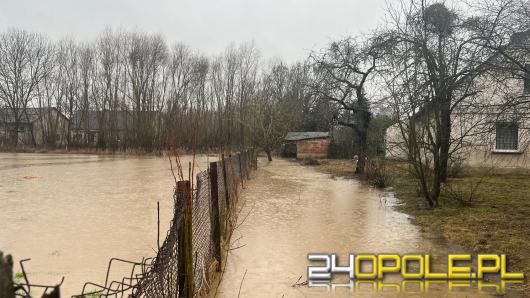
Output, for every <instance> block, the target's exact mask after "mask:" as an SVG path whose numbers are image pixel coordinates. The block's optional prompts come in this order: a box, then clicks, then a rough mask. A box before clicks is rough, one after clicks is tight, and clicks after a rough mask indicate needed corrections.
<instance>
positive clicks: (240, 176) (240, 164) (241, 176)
mask: <svg viewBox="0 0 530 298" xmlns="http://www.w3.org/2000/svg"><path fill="white" fill-rule="evenodd" d="M237 158H238V159H239V178H240V180H241V188H244V187H245V186H244V185H243V164H242V163H241V152H239V154H238V155H237Z"/></svg>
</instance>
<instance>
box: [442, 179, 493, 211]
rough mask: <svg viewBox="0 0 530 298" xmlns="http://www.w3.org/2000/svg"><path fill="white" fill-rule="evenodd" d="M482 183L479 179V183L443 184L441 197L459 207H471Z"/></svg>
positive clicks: (452, 182) (475, 200) (453, 182)
mask: <svg viewBox="0 0 530 298" xmlns="http://www.w3.org/2000/svg"><path fill="white" fill-rule="evenodd" d="M482 181H483V180H482V179H480V180H479V181H473V180H471V181H467V182H465V183H464V182H461V183H458V182H456V181H451V182H448V183H445V184H444V185H443V188H442V191H443V195H444V196H445V197H447V198H448V199H450V200H452V201H454V202H456V203H457V204H459V205H460V206H466V207H470V206H473V205H475V203H476V202H477V190H478V188H479V186H480V184H482Z"/></svg>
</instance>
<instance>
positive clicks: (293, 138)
mask: <svg viewBox="0 0 530 298" xmlns="http://www.w3.org/2000/svg"><path fill="white" fill-rule="evenodd" d="M330 141H331V140H330V136H329V132H320V131H304V132H289V133H287V136H286V137H285V144H284V149H283V155H284V156H286V157H296V158H302V159H303V158H327V157H328V151H329V143H330Z"/></svg>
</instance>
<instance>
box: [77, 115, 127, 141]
mask: <svg viewBox="0 0 530 298" xmlns="http://www.w3.org/2000/svg"><path fill="white" fill-rule="evenodd" d="M71 122H72V129H71V134H72V141H73V143H74V144H78V145H79V144H84V145H89V146H95V145H97V143H98V141H101V140H102V137H103V133H104V132H105V133H107V138H108V137H109V136H112V137H113V140H112V141H113V142H115V144H117V145H121V144H122V143H123V142H124V141H125V138H127V136H128V132H129V131H130V130H132V128H133V119H132V116H131V114H130V113H129V112H127V111H114V112H110V111H105V112H103V111H93V110H90V111H76V112H75V113H74V115H73V116H72V121H71Z"/></svg>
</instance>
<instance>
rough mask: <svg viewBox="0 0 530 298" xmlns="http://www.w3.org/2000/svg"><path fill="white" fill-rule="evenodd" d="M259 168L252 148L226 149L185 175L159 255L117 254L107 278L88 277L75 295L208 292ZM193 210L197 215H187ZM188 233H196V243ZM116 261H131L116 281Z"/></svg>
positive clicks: (163, 294)
mask: <svg viewBox="0 0 530 298" xmlns="http://www.w3.org/2000/svg"><path fill="white" fill-rule="evenodd" d="M256 169H257V155H256V152H255V151H254V150H253V149H250V150H246V151H243V152H240V153H237V154H233V155H232V154H231V155H227V156H225V155H222V158H221V160H219V161H217V162H212V163H210V166H209V168H208V170H205V171H202V172H200V173H198V174H197V175H196V177H195V178H194V181H192V183H190V182H189V181H179V182H178V183H177V187H175V193H174V196H173V199H174V214H173V219H172V221H171V225H170V229H169V231H168V232H167V234H166V238H165V240H164V242H163V244H162V245H161V246H160V248H159V249H158V252H157V254H156V256H155V257H154V258H149V259H143V260H142V261H140V262H130V261H126V260H121V259H112V260H110V262H109V265H108V268H107V277H106V279H105V283H104V284H101V285H100V284H95V283H86V284H85V285H84V286H83V289H82V292H81V294H80V295H77V296H74V297H155V298H158V297H160V298H165V297H200V296H204V295H205V294H206V293H207V292H208V290H209V284H208V282H209V281H210V280H211V275H212V274H213V273H214V272H215V271H219V270H220V264H221V262H222V260H221V254H220V253H219V252H220V250H221V245H222V242H223V241H228V240H229V238H230V235H231V233H232V230H233V228H234V227H235V221H236V216H237V214H236V213H237V202H238V198H239V195H240V191H241V189H242V188H243V187H244V184H245V182H246V181H247V180H248V179H250V176H251V175H250V174H251V172H252V171H254V170H256ZM190 185H193V188H194V189H190V187H189V186H190ZM187 208H188V209H187ZM188 214H189V215H188ZM188 216H191V221H186V218H188ZM187 223H191V229H189V227H188V226H187ZM186 237H189V238H186ZM186 239H191V244H190V243H189V240H186ZM183 241H184V242H183ZM181 242H182V243H181ZM115 263H127V264H129V265H130V270H131V271H130V274H128V275H127V276H125V277H123V278H122V279H121V280H114V281H110V280H109V275H110V272H111V269H112V265H113V264H115ZM190 275H191V276H190Z"/></svg>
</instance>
